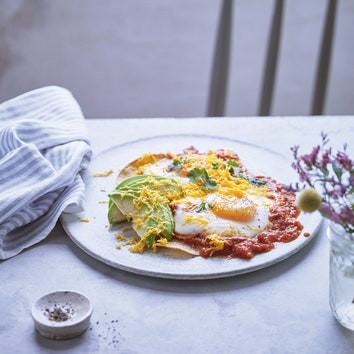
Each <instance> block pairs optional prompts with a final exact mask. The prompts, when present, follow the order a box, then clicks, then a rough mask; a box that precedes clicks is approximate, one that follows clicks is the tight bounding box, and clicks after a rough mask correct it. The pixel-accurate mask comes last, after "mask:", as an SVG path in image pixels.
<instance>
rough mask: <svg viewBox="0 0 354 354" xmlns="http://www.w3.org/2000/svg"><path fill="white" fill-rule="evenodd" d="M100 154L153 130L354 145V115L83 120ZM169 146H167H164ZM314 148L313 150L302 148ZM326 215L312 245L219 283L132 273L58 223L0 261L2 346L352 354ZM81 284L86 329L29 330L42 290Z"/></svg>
mask: <svg viewBox="0 0 354 354" xmlns="http://www.w3.org/2000/svg"><path fill="white" fill-rule="evenodd" d="M87 126H88V130H89V135H90V139H91V142H92V147H93V150H94V153H96V154H97V153H98V152H100V151H102V150H105V149H106V148H107V147H110V146H113V145H117V144H118V143H123V142H129V141H132V140H136V139H139V138H143V137H146V136H151V135H163V134H171V133H176V134H183V133H196V132H198V133H201V134H207V135H208V134H209V135H213V136H220V137H228V138H235V139H238V140H243V141H248V142H251V143H255V144H258V145H262V146H264V147H267V148H269V149H272V150H274V151H279V152H282V153H283V154H284V155H286V156H288V157H289V162H290V161H291V152H290V150H289V148H290V147H291V146H293V145H295V144H299V145H301V146H302V147H303V150H302V151H303V152H307V151H308V150H309V149H310V148H311V147H312V146H313V145H314V144H317V143H319V141H320V133H321V131H325V132H327V133H328V134H329V137H330V139H331V143H332V145H333V146H335V147H341V146H342V144H343V143H344V142H348V143H349V153H350V154H351V156H354V153H353V152H354V141H353V137H354V116H352V117H271V118H269V117H267V118H265V117H262V118H253V117H247V118H193V119H187V118H186V119H181V118H179V119H174V118H166V119H112V120H109V119H93V120H87ZM162 148H163V147H162ZM306 149H307V150H306ZM325 226H326V225H325V224H323V225H322V227H321V229H320V231H319V234H318V235H317V236H316V237H315V238H314V239H313V240H312V242H311V243H309V244H308V245H307V246H306V247H305V248H304V249H302V250H301V251H300V252H298V253H296V254H295V255H293V256H291V257H290V258H288V259H286V260H285V261H282V262H280V263H277V264H275V265H273V266H271V267H268V268H265V269H262V270H258V271H256V272H252V273H248V274H243V275H238V276H234V277H230V278H223V279H213V280H195V281H190V280H172V279H158V278H152V277H145V276H141V275H136V274H131V273H127V272H125V271H121V270H118V269H115V268H112V267H110V266H108V265H105V264H103V263H101V262H99V261H98V260H96V259H93V258H92V257H90V256H88V255H87V254H86V253H85V252H83V251H82V250H81V249H80V248H78V246H76V245H75V244H74V243H73V242H72V241H71V240H70V239H69V237H68V236H67V235H66V234H65V232H64V231H63V229H62V227H61V225H60V224H59V223H58V225H57V226H56V228H55V229H54V230H53V231H52V232H51V234H50V235H49V236H48V237H47V238H46V239H45V240H44V241H42V242H41V243H40V244H38V245H36V246H34V247H32V248H30V249H28V250H26V251H24V252H22V253H21V254H19V255H18V256H16V257H14V258H11V259H8V260H6V261H2V262H1V263H0V339H1V343H0V352H1V353H6V354H7V353H42V352H43V353H58V352H61V351H64V352H65V353H127V354H128V353H216V352H217V353H273V354H274V353H312V354H313V353H353V352H354V334H353V333H351V332H350V331H347V330H346V329H344V328H342V327H341V326H339V325H338V324H337V322H336V321H335V319H334V317H333V316H332V314H331V312H330V309H329V305H328V259H329V257H328V242H327V239H326V234H325ZM58 289H64V290H68V289H70V290H77V291H80V292H83V293H85V294H86V295H87V296H88V297H89V298H90V299H91V300H92V302H93V308H94V311H93V315H92V319H91V324H90V328H89V329H88V331H87V332H85V333H84V334H83V335H81V336H80V337H77V338H74V339H70V340H66V341H54V340H49V339H45V338H42V337H41V336H40V335H38V334H37V333H36V332H35V330H34V327H33V322H32V318H31V316H30V308H31V306H32V304H33V302H34V301H35V300H36V299H37V298H38V297H39V296H41V295H42V294H44V293H47V292H51V291H54V290H58Z"/></svg>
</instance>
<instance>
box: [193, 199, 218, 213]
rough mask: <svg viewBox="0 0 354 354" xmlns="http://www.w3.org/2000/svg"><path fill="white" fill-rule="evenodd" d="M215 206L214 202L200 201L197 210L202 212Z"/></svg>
mask: <svg viewBox="0 0 354 354" xmlns="http://www.w3.org/2000/svg"><path fill="white" fill-rule="evenodd" d="M213 206H214V204H212V203H208V202H205V201H203V202H201V203H200V205H199V206H198V208H197V209H196V210H195V211H196V212H197V213H201V212H202V211H208V210H209V209H211V208H212V207H213Z"/></svg>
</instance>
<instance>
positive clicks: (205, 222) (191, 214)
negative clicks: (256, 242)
mask: <svg viewBox="0 0 354 354" xmlns="http://www.w3.org/2000/svg"><path fill="white" fill-rule="evenodd" d="M248 198H249V199H250V200H251V201H252V203H253V204H254V206H255V209H256V214H255V217H254V218H253V220H251V221H248V222H240V221H234V220H228V219H224V218H221V217H218V216H216V215H215V214H214V213H213V211H212V210H211V209H207V210H203V211H201V212H197V211H196V210H197V208H198V206H199V205H200V204H201V202H202V200H201V199H199V198H187V202H186V203H185V204H183V203H181V204H177V205H176V208H175V211H174V219H175V233H176V234H178V235H179V236H182V237H191V236H195V235H198V234H203V235H211V234H218V235H221V236H231V237H254V236H256V235H257V234H258V233H260V232H261V231H263V230H264V229H265V228H266V227H267V226H268V225H269V220H268V216H269V209H270V206H271V205H272V201H271V200H270V199H268V198H266V197H259V196H249V197H248ZM206 201H207V199H206Z"/></svg>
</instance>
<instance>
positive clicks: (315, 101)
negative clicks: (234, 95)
mask: <svg viewBox="0 0 354 354" xmlns="http://www.w3.org/2000/svg"><path fill="white" fill-rule="evenodd" d="M232 7H233V0H222V7H221V12H220V17H219V26H218V32H217V38H216V45H215V51H214V60H213V67H212V73H211V80H210V88H209V100H208V108H207V116H209V117H212V116H224V115H225V102H226V95H227V85H228V75H229V66H230V47H231V37H232ZM283 7H284V0H275V3H274V12H273V18H272V24H271V30H270V36H269V42H268V49H267V55H266V61H265V66H264V73H263V83H262V90H261V99H260V103H259V109H258V115H260V116H268V115H271V106H272V98H273V88H274V81H275V75H276V69H277V61H278V52H279V43H280V37H281V29H282V20H283V19H282V17H283ZM336 7H337V0H328V4H327V11H326V18H325V21H324V27H323V32H322V39H321V49H320V54H319V59H318V63H317V72H316V77H315V86H314V90H313V95H312V107H311V112H310V114H311V115H321V114H322V113H323V107H324V103H325V97H326V89H327V79H328V71H329V67H330V59H331V51H332V41H333V30H334V23H335V16H336Z"/></svg>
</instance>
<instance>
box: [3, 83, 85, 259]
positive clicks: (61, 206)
mask: <svg viewBox="0 0 354 354" xmlns="http://www.w3.org/2000/svg"><path fill="white" fill-rule="evenodd" d="M91 156H92V151H91V147H90V144H89V140H88V136H87V131H86V126H85V122H84V117H83V114H82V111H81V108H80V106H79V105H78V103H77V101H76V100H75V98H74V97H73V96H72V94H71V93H70V92H69V91H68V90H66V89H64V88H61V87H57V86H48V87H43V88H40V89H37V90H34V91H30V92H27V93H25V94H23V95H21V96H18V97H16V98H13V99H11V100H9V101H6V102H3V103H2V104H0V259H6V258H9V257H12V256H15V255H17V254H18V253H20V252H21V251H22V250H23V249H25V248H27V247H29V246H32V245H34V244H36V243H38V242H39V241H41V240H43V239H44V238H45V237H46V236H47V235H48V234H49V233H50V231H51V230H52V229H53V228H54V226H55V224H56V222H57V220H58V219H59V216H60V214H61V213H62V212H67V213H71V212H79V211H82V209H83V201H84V191H85V186H84V183H83V180H82V178H81V175H80V172H81V171H83V170H84V169H86V168H87V166H88V164H89V162H90V160H91Z"/></svg>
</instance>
